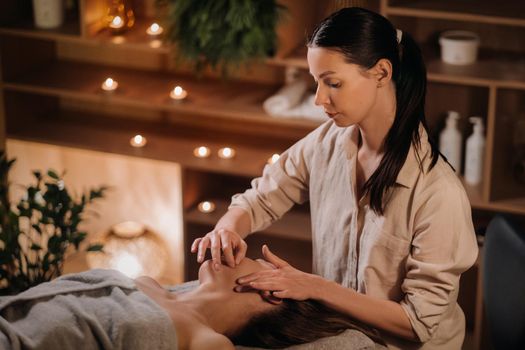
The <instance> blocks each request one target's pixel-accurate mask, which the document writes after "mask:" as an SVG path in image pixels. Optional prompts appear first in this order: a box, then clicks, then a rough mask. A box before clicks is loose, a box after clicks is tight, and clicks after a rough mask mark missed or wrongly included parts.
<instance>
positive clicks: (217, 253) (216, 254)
mask: <svg viewBox="0 0 525 350" xmlns="http://www.w3.org/2000/svg"><path fill="white" fill-rule="evenodd" d="M210 240H211V249H210V250H211V258H212V260H213V268H214V269H215V270H216V271H218V270H219V269H220V267H221V238H220V236H219V235H211V237H210Z"/></svg>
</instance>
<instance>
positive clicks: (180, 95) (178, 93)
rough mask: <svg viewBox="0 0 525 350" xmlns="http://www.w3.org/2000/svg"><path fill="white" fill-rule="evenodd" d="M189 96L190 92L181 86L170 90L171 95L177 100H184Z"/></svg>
mask: <svg viewBox="0 0 525 350" xmlns="http://www.w3.org/2000/svg"><path fill="white" fill-rule="evenodd" d="M186 96H188V92H187V91H186V90H184V89H183V88H181V87H180V86H175V88H174V89H173V90H171V92H170V97H171V98H172V99H174V100H175V101H182V100H184V99H185V98H186Z"/></svg>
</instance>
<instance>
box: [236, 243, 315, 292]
mask: <svg viewBox="0 0 525 350" xmlns="http://www.w3.org/2000/svg"><path fill="white" fill-rule="evenodd" d="M262 252H263V256H264V259H265V260H266V261H268V262H269V263H271V264H273V265H274V266H275V267H276V268H275V269H270V270H262V271H259V272H254V273H251V274H249V275H246V276H242V277H240V278H239V279H237V283H238V284H239V285H238V286H237V287H235V291H237V292H243V291H247V290H250V289H257V290H260V291H263V292H269V293H270V294H271V296H273V297H275V298H280V299H295V300H306V299H317V298H318V295H320V292H319V290H320V288H322V284H323V281H324V280H323V279H322V278H321V277H320V276H317V275H313V274H309V273H306V272H303V271H300V270H298V269H296V268H294V267H293V266H291V265H290V264H289V263H287V262H286V261H284V260H283V259H281V258H279V257H278V256H277V255H275V254H273V253H272V252H271V251H270V249H269V248H268V246H266V245H264V246H263V247H262Z"/></svg>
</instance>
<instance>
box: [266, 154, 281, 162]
mask: <svg viewBox="0 0 525 350" xmlns="http://www.w3.org/2000/svg"><path fill="white" fill-rule="evenodd" d="M280 157H281V156H280V155H278V154H277V153H275V154H273V155H272V156H271V157H270V158H268V164H273V163H275V162H277V161H278V160H279V158H280Z"/></svg>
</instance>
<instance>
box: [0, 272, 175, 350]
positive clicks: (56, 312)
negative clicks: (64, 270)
mask: <svg viewBox="0 0 525 350" xmlns="http://www.w3.org/2000/svg"><path fill="white" fill-rule="evenodd" d="M0 349H15V350H18V349H42V350H47V349H50V350H51V349H53V350H55V349H75V350H81V349H137V350H140V349H177V337H176V334H175V328H174V327H173V323H172V321H171V318H170V317H169V315H168V314H167V313H166V312H165V311H164V309H162V308H161V307H160V306H158V305H157V304H156V303H155V302H154V301H153V300H151V299H150V298H149V297H148V296H146V295H145V294H144V293H142V292H140V291H138V290H137V288H136V287H135V283H134V281H133V280H132V279H130V278H128V277H126V276H124V275H123V274H122V273H120V272H118V271H114V270H101V269H96V270H90V271H86V272H82V273H78V274H70V275H64V276H62V277H59V278H57V279H56V280H54V281H52V282H48V283H43V284H41V285H38V286H36V287H34V288H31V289H29V290H27V291H25V292H23V293H20V294H18V295H15V296H9V297H0Z"/></svg>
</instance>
